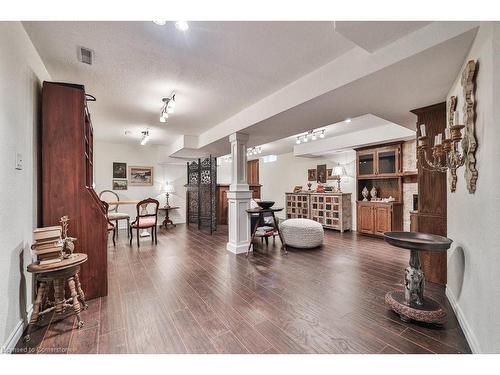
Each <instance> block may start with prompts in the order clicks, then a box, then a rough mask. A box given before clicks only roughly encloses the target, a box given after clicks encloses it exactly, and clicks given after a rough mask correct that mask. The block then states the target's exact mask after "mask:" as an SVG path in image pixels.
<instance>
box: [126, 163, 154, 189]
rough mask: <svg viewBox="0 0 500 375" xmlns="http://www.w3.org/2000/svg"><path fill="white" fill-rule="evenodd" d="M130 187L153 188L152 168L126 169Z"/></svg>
mask: <svg viewBox="0 0 500 375" xmlns="http://www.w3.org/2000/svg"><path fill="white" fill-rule="evenodd" d="M128 175H129V184H130V186H153V167H137V166H133V167H128Z"/></svg>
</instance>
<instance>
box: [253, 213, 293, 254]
mask: <svg viewBox="0 0 500 375" xmlns="http://www.w3.org/2000/svg"><path fill="white" fill-rule="evenodd" d="M280 211H283V208H260V207H258V208H250V209H248V210H247V213H248V214H249V215H252V214H259V217H258V219H257V223H256V224H255V227H254V228H253V231H252V237H251V238H250V243H249V244H248V249H247V253H246V256H247V257H248V254H249V253H250V249H251V248H252V246H253V239H254V238H255V233H256V232H257V228H258V227H259V224H260V223H263V222H264V214H265V213H270V214H271V217H272V218H273V222H274V226H275V228H276V231H277V232H278V236H279V238H280V240H281V248H282V249H283V251H284V253H285V254H287V251H286V245H285V242H284V241H283V237H282V236H281V231H280V227H279V225H278V221H277V220H276V216H274V213H275V212H280Z"/></svg>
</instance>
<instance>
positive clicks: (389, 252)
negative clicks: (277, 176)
mask: <svg viewBox="0 0 500 375" xmlns="http://www.w3.org/2000/svg"><path fill="white" fill-rule="evenodd" d="M226 239H227V230H226V228H224V227H223V228H219V230H218V232H217V233H215V234H214V235H212V236H210V235H209V234H204V233H202V232H199V231H197V230H196V229H194V228H187V227H186V226H185V225H178V226H177V227H176V228H169V229H168V230H161V231H159V236H158V245H156V246H154V245H151V241H150V239H142V242H141V247H140V249H138V248H137V245H136V244H135V239H134V245H133V246H132V247H130V246H129V245H128V241H127V236H126V233H125V231H121V232H120V237H119V239H118V242H117V246H116V248H115V247H113V245H112V242H111V239H110V241H109V246H108V263H109V295H108V296H107V297H104V298H98V299H94V300H92V301H90V302H89V304H90V307H89V309H88V310H86V311H84V312H83V319H84V321H85V325H84V327H83V328H82V329H81V330H78V329H74V328H75V319H74V317H68V318H66V319H64V320H59V321H51V319H52V318H51V317H47V318H46V324H45V325H44V326H42V327H40V328H38V329H37V330H36V331H35V332H34V333H33V334H32V340H31V342H29V343H28V344H25V343H24V342H23V341H22V339H21V341H20V342H19V344H18V348H17V351H18V352H37V353H470V349H469V347H468V345H467V342H466V340H465V338H464V335H463V333H462V331H461V329H460V326H459V325H458V323H457V320H456V318H455V316H454V315H453V311H452V310H451V307H450V306H449V304H448V303H447V301H446V298H445V296H444V290H443V289H442V288H441V287H439V286H437V285H432V284H430V285H428V286H427V293H429V294H430V295H432V296H434V298H436V299H438V300H439V301H441V302H443V303H445V305H446V307H447V308H448V311H449V315H450V316H449V319H448V323H447V324H445V325H444V326H443V327H441V328H436V327H431V326H426V325H416V324H407V323H403V322H401V321H400V320H399V317H398V316H397V315H396V314H394V313H393V312H391V311H389V310H388V308H387V307H386V306H385V305H384V295H385V293H386V292H387V291H388V290H391V289H394V288H402V278H403V274H404V268H405V267H406V266H407V262H408V253H407V252H405V251H401V250H398V249H396V248H393V247H391V246H389V245H387V244H386V243H385V242H384V241H383V240H380V239H376V238H370V237H366V236H360V235H357V234H356V233H350V232H346V233H343V234H341V233H339V232H334V231H329V230H327V231H325V245H324V246H323V248H321V249H318V250H293V249H290V251H289V254H288V255H286V256H285V255H282V254H280V251H279V245H278V244H279V240H278V239H277V240H276V245H272V241H270V244H269V247H268V248H266V246H265V245H264V246H260V245H259V244H256V251H255V253H254V254H253V255H250V256H249V258H248V259H247V258H246V257H245V256H244V255H239V256H235V255H233V254H230V253H228V252H227V251H226Z"/></svg>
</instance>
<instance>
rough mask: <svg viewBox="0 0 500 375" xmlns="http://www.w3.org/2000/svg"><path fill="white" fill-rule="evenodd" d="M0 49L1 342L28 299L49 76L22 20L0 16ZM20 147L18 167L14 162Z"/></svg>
mask: <svg viewBox="0 0 500 375" xmlns="http://www.w3.org/2000/svg"><path fill="white" fill-rule="evenodd" d="M0 51H2V52H1V54H0V82H1V85H0V103H1V110H0V163H1V164H0V165H2V183H1V184H0V239H1V243H2V251H0V296H1V299H0V344H1V345H6V344H8V343H9V342H11V343H14V344H15V342H13V341H15V340H16V339H17V338H19V335H20V334H21V333H22V328H23V324H22V322H23V320H24V319H26V316H27V314H28V313H27V311H29V310H30V309H31V304H32V279H31V274H29V273H27V272H25V270H26V266H27V265H28V264H29V263H31V250H30V245H31V240H32V234H33V228H35V227H36V226H37V218H38V215H39V210H38V204H39V195H38V186H37V180H38V178H37V176H38V171H37V163H38V158H37V156H36V155H37V154H38V153H37V146H36V139H37V124H38V122H39V120H40V119H39V116H38V115H39V110H40V96H41V84H42V81H43V80H49V79H50V77H49V74H48V73H47V70H46V69H45V67H44V65H43V63H42V61H41V59H40V57H39V56H38V54H37V52H36V50H35V48H34V47H33V45H32V44H31V41H30V39H29V38H28V35H27V34H26V32H25V31H24V28H23V27H22V25H21V23H20V22H0ZM18 152H19V153H22V155H23V159H24V168H23V169H22V170H16V169H15V168H14V163H15V154H16V153H18ZM16 334H17V336H16Z"/></svg>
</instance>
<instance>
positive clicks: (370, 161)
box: [357, 150, 376, 176]
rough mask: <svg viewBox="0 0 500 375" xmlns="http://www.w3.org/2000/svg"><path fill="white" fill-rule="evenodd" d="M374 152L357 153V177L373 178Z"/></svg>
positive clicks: (374, 170) (374, 166)
mask: <svg viewBox="0 0 500 375" xmlns="http://www.w3.org/2000/svg"><path fill="white" fill-rule="evenodd" d="M375 157H376V152H375V151H374V150H366V151H358V153H357V162H358V163H357V164H358V166H357V172H358V176H373V175H375V174H376V160H375Z"/></svg>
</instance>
